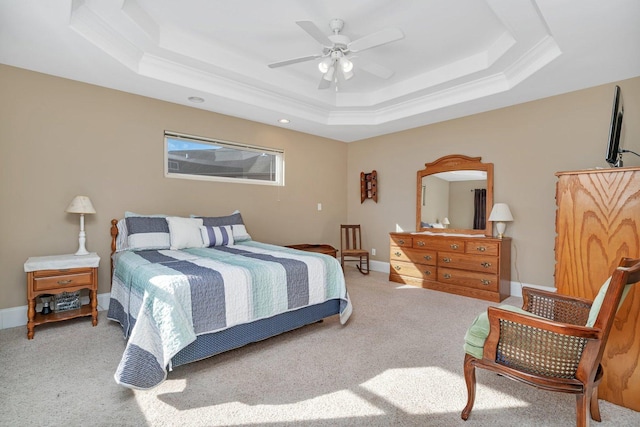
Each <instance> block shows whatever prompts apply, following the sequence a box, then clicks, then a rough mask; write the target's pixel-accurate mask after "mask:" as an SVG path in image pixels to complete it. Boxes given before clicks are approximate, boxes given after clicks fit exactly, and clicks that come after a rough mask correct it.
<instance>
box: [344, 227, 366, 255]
mask: <svg viewBox="0 0 640 427" xmlns="http://www.w3.org/2000/svg"><path fill="white" fill-rule="evenodd" d="M340 249H342V250H345V249H347V250H349V249H362V238H361V236H360V224H342V225H340Z"/></svg>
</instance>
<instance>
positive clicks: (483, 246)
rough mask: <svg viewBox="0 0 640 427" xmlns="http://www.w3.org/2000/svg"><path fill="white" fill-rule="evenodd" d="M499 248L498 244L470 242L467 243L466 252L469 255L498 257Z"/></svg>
mask: <svg viewBox="0 0 640 427" xmlns="http://www.w3.org/2000/svg"><path fill="white" fill-rule="evenodd" d="M498 247H499V243H497V242H482V241H477V242H476V241H470V242H467V245H466V247H465V252H466V253H468V254H481V255H492V256H498Z"/></svg>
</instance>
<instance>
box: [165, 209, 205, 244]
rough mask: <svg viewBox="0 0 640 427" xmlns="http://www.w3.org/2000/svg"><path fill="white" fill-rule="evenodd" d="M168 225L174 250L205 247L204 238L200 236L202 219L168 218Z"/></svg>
mask: <svg viewBox="0 0 640 427" xmlns="http://www.w3.org/2000/svg"><path fill="white" fill-rule="evenodd" d="M167 224H169V234H170V235H171V249H172V250H177V249H184V248H202V247H204V243H203V241H202V236H201V235H200V227H201V226H202V218H183V217H179V216H168V217H167Z"/></svg>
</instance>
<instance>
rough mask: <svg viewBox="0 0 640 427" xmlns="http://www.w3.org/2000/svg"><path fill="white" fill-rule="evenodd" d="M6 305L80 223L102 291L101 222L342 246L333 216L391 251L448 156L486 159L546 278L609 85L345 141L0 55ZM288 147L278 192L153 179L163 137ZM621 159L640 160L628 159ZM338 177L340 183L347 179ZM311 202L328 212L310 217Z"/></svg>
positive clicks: (635, 138) (0, 251)
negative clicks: (427, 171)
mask: <svg viewBox="0 0 640 427" xmlns="http://www.w3.org/2000/svg"><path fill="white" fill-rule="evenodd" d="M0 77H1V78H0V93H1V94H2V96H1V97H0V147H1V150H0V154H1V155H0V201H1V212H2V213H1V214H0V235H1V236H2V244H0V271H2V272H3V276H2V280H0V309H3V308H9V307H17V306H24V305H26V286H25V274H24V272H23V263H24V261H25V260H26V259H27V258H28V257H29V256H39V255H48V254H62V253H73V252H75V250H76V249H77V245H78V231H79V219H78V217H77V216H76V215H71V214H66V213H65V212H64V210H65V208H66V207H67V205H68V203H69V202H70V201H71V199H72V198H73V197H74V196H75V195H78V194H86V195H88V196H90V197H91V199H92V201H93V203H94V205H95V207H96V209H97V211H98V213H97V214H96V215H91V216H88V217H87V221H86V230H87V235H88V237H87V247H88V249H89V250H91V251H96V252H98V254H99V255H100V256H101V257H102V262H101V267H100V289H99V292H100V293H104V292H108V290H109V277H108V276H109V268H108V267H109V245H110V236H109V225H110V224H109V222H110V220H111V219H112V218H115V217H121V216H122V215H123V213H124V211H125V210H132V211H137V212H140V213H166V214H174V215H189V214H191V213H197V214H205V215H226V214H229V213H231V212H232V211H233V210H235V209H239V210H240V211H241V212H242V214H243V217H244V219H245V222H246V223H247V227H248V229H249V232H250V233H251V234H252V236H253V237H254V238H255V239H256V240H260V241H265V242H271V243H276V244H290V243H307V242H313V243H329V244H332V245H333V246H335V247H339V224H340V223H341V222H345V221H348V222H354V223H361V224H362V226H363V240H364V245H365V246H366V247H367V248H368V249H371V248H376V249H377V255H376V256H374V257H373V259H376V260H379V261H385V262H386V261H388V260H389V251H388V232H390V231H394V230H396V229H402V230H413V229H414V228H415V199H416V188H415V185H416V184H415V183H416V171H417V170H418V169H423V168H424V164H425V163H427V162H432V161H434V160H435V159H437V158H439V157H441V156H444V155H448V154H465V155H468V156H481V157H482V159H483V161H485V162H493V163H494V165H495V188H494V201H495V202H506V203H508V204H509V205H510V207H511V210H512V212H513V215H514V217H515V222H513V223H512V224H510V225H509V227H508V228H507V234H508V235H509V236H512V237H513V239H514V241H513V250H514V252H513V255H512V260H513V265H512V278H513V280H518V281H521V282H523V283H529V284H535V285H542V286H552V285H553V269H554V253H553V249H554V248H553V246H554V239H555V230H554V227H555V182H556V178H555V175H554V174H555V172H557V171H563V170H574V169H585V168H592V167H606V164H605V162H604V160H603V158H604V152H605V145H606V139H607V132H608V126H609V115H610V112H611V101H612V96H613V84H610V85H604V86H598V87H594V88H590V89H587V90H583V91H578V92H573V93H569V94H565V95H560V96H556V97H552V98H547V99H543V100H540V101H535V102H530V103H527V104H521V105H517V106H514V107H510V108H505V109H501V110H496V111H492V112H488V113H484V114H478V115H474V116H469V117H465V118H462V119H458V120H451V121H448V122H444V123H438V124H434V125H431V126H425V127H422V128H418V129H413V130H409V131H405V132H399V133H395V134H392V135H386V136H381V137H377V138H371V139H369V140H365V141H358V142H353V143H349V144H344V143H341V142H337V141H332V140H329V139H325V138H320V137H315V136H310V135H306V134H302V133H297V132H292V131H287V130H284V129H281V128H278V127H272V126H266V125H262V124H258V123H253V122H249V121H246V120H241V119H236V118H232V117H227V116H223V115H219V114H214V113H208V112H205V111H201V110H198V109H194V108H188V107H184V106H180V105H176V104H171V103H166V102H161V101H157V100H153V99H149V98H144V97H140V96H136V95H130V94H126V93H122V92H118V91H113V90H109V89H104V88H100V87H96V86H91V85H87V84H83V83H78V82H73V81H69V80H64V79H59V78H56V77H52V76H46V75H42V74H38V73H33V72H29V71H24V70H20V69H17V68H12V67H7V66H3V65H0ZM619 84H620V86H621V87H622V92H623V96H624V102H625V127H626V135H625V141H624V148H627V149H631V150H633V151H636V152H640V120H639V117H640V78H635V79H632V80H626V81H623V82H620V83H619ZM164 130H172V131H177V132H184V133H188V134H193V135H202V136H207V137H213V138H220V139H224V140H230V141H238V142H247V143H252V144H258V145H264V146H268V147H278V148H284V149H285V151H286V186H285V187H284V188H272V187H265V186H259V185H242V184H222V183H212V182H202V181H189V180H180V179H168V178H164V176H163V131H164ZM625 165H626V166H639V165H640V158H638V157H635V156H632V155H630V154H627V155H625ZM372 170H377V171H378V176H379V179H378V192H379V197H378V203H374V202H373V201H372V200H365V202H364V203H360V193H359V192H360V187H359V179H360V172H361V171H364V172H370V171H372ZM345 183H346V186H345ZM317 203H322V206H323V210H322V211H320V212H318V211H317Z"/></svg>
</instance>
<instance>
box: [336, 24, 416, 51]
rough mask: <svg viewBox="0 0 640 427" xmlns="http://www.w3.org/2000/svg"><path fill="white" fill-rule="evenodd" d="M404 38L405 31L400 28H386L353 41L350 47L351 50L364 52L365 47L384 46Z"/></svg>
mask: <svg viewBox="0 0 640 427" xmlns="http://www.w3.org/2000/svg"><path fill="white" fill-rule="evenodd" d="M403 38H404V33H403V32H402V31H400V30H399V29H398V28H385V29H384V30H380V31H376V32H375V33H371V34H369V35H368V36H364V37H361V38H359V39H357V40H354V41H352V42H351V43H349V45H348V47H349V50H350V51H351V52H362V51H363V50H365V49H371V48H372V47H376V46H382V45H383V44H387V43H391V42H395V41H397V40H400V39H403Z"/></svg>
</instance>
